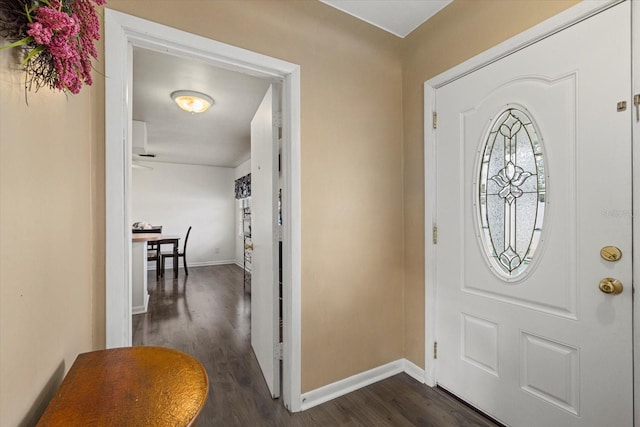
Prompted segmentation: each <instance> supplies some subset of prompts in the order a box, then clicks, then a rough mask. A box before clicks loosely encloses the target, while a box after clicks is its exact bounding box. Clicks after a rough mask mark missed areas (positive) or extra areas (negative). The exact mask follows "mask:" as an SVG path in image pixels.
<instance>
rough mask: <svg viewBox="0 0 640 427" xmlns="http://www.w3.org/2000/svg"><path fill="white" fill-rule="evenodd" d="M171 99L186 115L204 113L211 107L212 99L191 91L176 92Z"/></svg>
mask: <svg viewBox="0 0 640 427" xmlns="http://www.w3.org/2000/svg"><path fill="white" fill-rule="evenodd" d="M171 98H172V99H173V100H174V101H175V102H176V104H178V107H180V108H182V109H183V110H184V111H186V112H188V113H204V112H205V111H207V110H208V109H209V107H211V105H213V98H211V97H210V96H209V95H205V94H204V93H201V92H195V91H192V90H177V91H175V92H173V93H172V94H171Z"/></svg>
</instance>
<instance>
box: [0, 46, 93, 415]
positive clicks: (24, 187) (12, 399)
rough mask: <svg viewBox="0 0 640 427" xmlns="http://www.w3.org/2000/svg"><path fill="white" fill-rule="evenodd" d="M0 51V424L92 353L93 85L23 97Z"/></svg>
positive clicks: (38, 406) (39, 399)
mask: <svg viewBox="0 0 640 427" xmlns="http://www.w3.org/2000/svg"><path fill="white" fill-rule="evenodd" d="M12 53H13V52H8V51H2V52H0V425H2V426H16V425H33V424H34V423H35V421H36V420H37V417H38V415H39V414H40V413H41V411H42V409H43V405H46V404H47V403H48V401H49V399H50V398H51V396H52V394H53V392H54V391H55V387H56V386H57V385H58V384H59V381H60V380H61V379H62V376H63V375H64V373H65V371H66V370H68V369H69V367H70V366H71V364H72V363H73V361H74V360H75V357H76V356H77V354H78V353H80V352H84V351H87V350H91V348H92V346H93V344H92V339H93V338H92V333H93V325H94V321H93V317H92V312H93V311H92V305H93V294H94V286H95V283H96V281H95V280H94V279H93V277H92V276H93V270H92V266H93V264H94V256H93V254H92V251H93V239H92V223H93V221H94V216H93V212H92V191H93V189H92V187H93V186H92V172H93V171H92V162H91V156H92V150H93V142H92V141H94V134H93V133H92V128H93V119H94V117H93V114H92V109H91V105H92V104H91V101H92V91H91V90H87V91H84V92H83V93H82V94H81V95H79V96H70V97H68V98H67V97H66V96H65V95H64V94H61V93H53V92H51V91H49V90H47V89H43V90H41V91H40V92H38V93H37V94H34V93H30V94H29V95H28V102H29V105H26V100H25V92H24V83H23V79H24V76H23V73H22V72H21V71H18V70H17V69H16V65H15V64H16V58H15V57H14V55H13V54H12Z"/></svg>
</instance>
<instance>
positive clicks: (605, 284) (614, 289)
mask: <svg viewBox="0 0 640 427" xmlns="http://www.w3.org/2000/svg"><path fill="white" fill-rule="evenodd" d="M599 288H600V290H601V291H602V292H604V293H605V294H611V295H618V294H621V293H622V290H623V289H624V287H623V286H622V282H620V281H619V280H618V279H612V278H611V277H605V278H604V279H602V280H600V286H599Z"/></svg>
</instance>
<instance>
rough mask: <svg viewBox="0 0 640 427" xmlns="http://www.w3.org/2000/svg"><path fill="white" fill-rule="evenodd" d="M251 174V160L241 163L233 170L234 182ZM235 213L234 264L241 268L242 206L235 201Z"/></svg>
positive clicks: (242, 245)
mask: <svg viewBox="0 0 640 427" xmlns="http://www.w3.org/2000/svg"><path fill="white" fill-rule="evenodd" d="M249 173H251V159H249V160H247V161H245V162H243V163H241V164H240V165H238V166H237V167H236V168H235V174H234V180H236V179H238V178H241V177H243V176H245V175H247V174H249ZM235 211H236V215H235V217H236V218H235V229H234V230H235V232H234V233H235V239H236V249H235V253H236V261H235V262H236V264H238V265H239V266H241V267H242V266H243V261H244V238H243V237H242V234H241V232H240V230H241V229H242V216H241V214H242V206H241V204H240V201H238V200H236V203H235Z"/></svg>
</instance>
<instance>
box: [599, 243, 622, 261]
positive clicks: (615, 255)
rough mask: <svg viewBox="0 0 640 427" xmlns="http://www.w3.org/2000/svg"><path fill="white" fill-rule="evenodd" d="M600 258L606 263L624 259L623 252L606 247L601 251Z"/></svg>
mask: <svg viewBox="0 0 640 427" xmlns="http://www.w3.org/2000/svg"><path fill="white" fill-rule="evenodd" d="M600 256H601V257H602V259H603V260H605V261H609V262H616V261H618V260H619V259H620V258H622V251H621V250H620V248H618V247H616V246H605V247H604V248H602V249H600Z"/></svg>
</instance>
